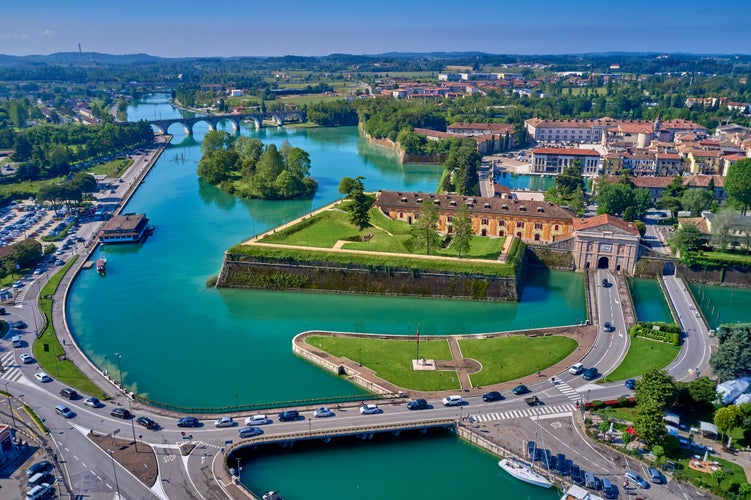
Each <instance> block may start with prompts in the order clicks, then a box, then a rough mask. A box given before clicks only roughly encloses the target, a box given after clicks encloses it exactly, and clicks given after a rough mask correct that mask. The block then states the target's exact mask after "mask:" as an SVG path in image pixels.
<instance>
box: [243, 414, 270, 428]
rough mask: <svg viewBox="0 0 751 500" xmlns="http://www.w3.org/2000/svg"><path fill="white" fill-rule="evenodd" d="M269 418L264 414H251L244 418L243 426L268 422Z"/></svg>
mask: <svg viewBox="0 0 751 500" xmlns="http://www.w3.org/2000/svg"><path fill="white" fill-rule="evenodd" d="M270 423H271V419H270V418H268V417H267V416H266V415H251V416H249V417H248V418H246V419H245V427H253V426H256V425H266V424H270Z"/></svg>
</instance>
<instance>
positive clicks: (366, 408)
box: [360, 405, 381, 415]
mask: <svg viewBox="0 0 751 500" xmlns="http://www.w3.org/2000/svg"><path fill="white" fill-rule="evenodd" d="M375 413H381V409H380V408H378V405H362V406H361V407H360V414H361V415H373V414H375Z"/></svg>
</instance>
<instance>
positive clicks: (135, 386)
mask: <svg viewBox="0 0 751 500" xmlns="http://www.w3.org/2000/svg"><path fill="white" fill-rule="evenodd" d="M152 99H155V98H152ZM133 109H134V110H135V111H138V113H141V114H140V115H139V114H135V115H134V119H137V118H139V117H141V116H143V117H146V118H148V117H151V116H152V115H153V114H154V111H153V109H156V110H157V111H156V112H157V114H158V116H161V117H162V118H169V112H172V113H176V112H175V111H174V109H173V108H172V107H171V106H169V105H168V104H165V103H159V102H156V103H154V104H152V108H149V107H148V106H146V105H145V104H144V103H139V105H138V106H137V107H136V108H133ZM150 109H151V111H150ZM176 116H177V115H176ZM170 131H171V132H173V133H175V134H176V135H175V137H174V139H173V143H175V144H177V145H176V146H171V147H170V148H168V149H167V150H166V151H165V152H164V154H163V155H162V157H161V158H160V159H159V161H158V162H157V164H156V166H155V167H154V168H153V169H152V171H151V172H150V173H149V175H148V176H147V177H146V179H145V183H144V184H143V185H142V186H141V187H140V188H139V190H138V192H137V193H136V194H135V196H134V197H133V198H132V199H131V201H130V203H129V204H128V206H127V207H126V210H127V211H134V212H145V213H146V214H147V215H148V217H149V218H150V220H151V223H152V224H154V225H155V226H156V232H155V233H154V235H153V236H152V237H150V238H149V239H148V240H147V241H146V242H145V243H143V244H139V245H126V246H106V247H100V249H99V250H98V251H97V253H96V254H95V255H94V258H97V257H98V256H99V255H100V254H104V255H106V256H107V259H108V265H107V276H106V277H104V278H102V277H99V276H98V275H97V274H96V273H95V272H87V271H84V272H82V273H81V275H80V276H79V277H78V278H77V279H76V281H75V283H74V285H73V287H72V290H71V293H70V296H69V300H68V307H67V311H66V312H67V315H68V321H69V323H70V325H71V328H72V331H73V334H74V336H75V338H76V341H77V342H78V343H79V345H80V346H81V347H82V349H83V350H84V351H85V352H86V354H87V355H88V356H89V357H90V359H92V360H93V361H94V362H95V363H97V365H98V366H100V367H101V368H103V369H109V370H110V373H112V374H113V375H116V376H117V378H119V367H116V366H115V365H114V361H116V360H117V358H116V356H115V353H119V354H120V355H121V358H120V360H119V361H120V365H121V367H122V372H123V379H124V382H125V384H126V385H127V386H128V387H129V388H130V389H131V390H134V391H136V392H138V393H139V394H141V395H145V396H148V397H149V398H151V399H153V400H156V401H162V402H166V403H169V404H173V405H178V406H186V407H227V406H235V405H236V404H237V403H239V404H240V405H242V404H250V403H263V402H276V401H286V400H297V399H307V398H318V397H327V396H335V395H353V394H358V393H359V390H358V389H357V388H355V387H353V386H352V385H351V384H349V383H348V382H346V381H344V380H342V379H340V378H337V377H334V376H331V375H329V374H328V373H326V372H323V371H322V370H320V369H319V368H317V367H314V366H312V365H311V364H309V363H307V362H304V361H302V360H300V359H298V358H297V357H295V356H294V355H293V354H292V350H291V339H292V338H293V337H294V335H296V334H297V333H299V332H301V331H304V330H308V329H324V330H345V331H358V332H374V333H396V334H411V333H413V332H414V331H415V329H416V327H417V323H420V324H421V327H420V328H421V331H422V332H425V334H426V335H427V334H439V333H446V334H453V333H466V332H485V331H499V330H506V329H516V328H528V327H543V326H554V325H561V324H576V323H579V322H580V321H582V320H583V319H584V293H583V277H582V275H580V274H572V273H562V272H549V273H538V274H535V275H533V276H531V277H530V279H529V283H528V284H527V286H526V287H525V289H524V292H523V294H522V300H521V302H520V303H518V304H517V303H496V302H472V301H452V300H429V299H418V298H399V297H365V296H348V295H334V294H311V293H289V292H269V291H255V290H217V289H214V288H207V287H206V286H205V283H206V280H207V279H208V278H209V277H210V276H212V275H215V274H217V273H218V271H219V269H220V266H221V263H222V257H223V253H224V251H225V250H226V249H228V248H229V247H231V246H232V245H234V244H236V243H238V242H240V241H242V240H243V239H245V238H248V237H250V236H253V235H254V234H256V233H257V232H260V231H263V230H266V229H268V228H270V227H274V226H276V225H279V224H281V223H284V222H285V221H286V220H289V219H291V218H294V217H297V216H299V215H302V214H304V213H307V212H309V211H311V210H313V209H314V208H315V207H317V206H321V205H323V204H325V203H327V202H330V201H332V200H334V199H336V198H338V196H339V195H338V193H337V187H338V184H339V180H340V179H341V177H343V176H357V175H363V176H364V177H365V184H366V187H369V188H371V189H376V188H383V189H409V190H426V191H433V190H434V188H435V185H436V183H437V182H438V179H439V177H440V168H436V167H430V166H428V167H425V166H409V165H406V166H403V165H400V164H399V163H398V162H396V161H395V160H394V159H390V158H389V157H387V156H380V157H379V158H380V160H379V163H378V164H374V163H372V162H371V161H369V159H367V158H370V157H374V156H377V155H378V153H379V150H378V149H377V148H373V147H372V146H369V145H368V144H367V143H366V142H365V141H362V140H360V138H359V136H358V134H357V130H356V128H353V127H349V128H337V129H301V130H294V129H276V128H273V129H262V130H261V131H259V132H255V131H254V130H248V129H244V130H243V134H248V135H256V136H258V137H260V138H261V139H262V140H264V141H266V142H269V141H273V142H275V143H277V144H281V142H282V141H283V140H284V139H285V138H286V139H288V140H289V141H290V142H291V143H292V145H293V146H299V147H302V148H303V149H305V150H307V151H309V152H310V155H311V159H312V164H313V167H312V169H311V172H312V175H313V176H314V177H315V178H316V179H317V180H318V182H319V190H318V193H317V194H316V196H315V198H314V199H312V200H298V201H290V202H271V201H262V200H242V199H238V198H235V197H233V196H230V195H227V194H226V193H223V192H222V191H220V190H218V189H217V188H215V187H213V186H211V185H208V184H205V183H203V182H202V181H201V180H200V179H199V178H198V177H197V175H196V172H195V169H196V163H197V162H198V160H199V158H200V155H201V153H200V146H199V142H197V141H200V139H201V137H202V136H203V134H205V131H206V128H205V127H204V128H203V129H201V128H199V127H196V133H195V135H194V137H187V138H186V137H185V136H184V134H183V132H182V129H181V127H179V126H173V127H171V129H170ZM179 134H183V135H179ZM105 357H106V358H105ZM116 370H117V371H116ZM259 379H260V380H264V381H265V382H266V383H257V382H258V380H259ZM301 381H304V383H301Z"/></svg>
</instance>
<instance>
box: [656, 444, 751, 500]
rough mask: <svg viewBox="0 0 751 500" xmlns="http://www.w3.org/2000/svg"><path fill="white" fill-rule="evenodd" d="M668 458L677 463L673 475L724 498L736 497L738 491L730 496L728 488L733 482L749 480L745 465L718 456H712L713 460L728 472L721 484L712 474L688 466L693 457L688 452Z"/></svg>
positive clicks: (741, 482)
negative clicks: (677, 456) (744, 468)
mask: <svg viewBox="0 0 751 500" xmlns="http://www.w3.org/2000/svg"><path fill="white" fill-rule="evenodd" d="M668 458H669V459H671V460H673V461H674V462H675V464H676V465H675V473H674V474H673V477H675V478H676V479H680V480H683V481H688V482H690V483H692V484H695V485H697V486H700V487H704V488H707V489H709V490H711V491H712V493H714V494H716V495H720V496H722V497H724V498H736V495H737V493H736V494H732V496H728V495H729V492H728V488H729V487H730V485H731V484H733V483H738V484H745V483H747V482H748V480H747V479H746V473H745V471H744V470H743V467H741V466H740V465H738V464H737V463H734V462H730V461H728V460H725V459H723V458H719V457H716V456H712V457H711V460H713V461H716V462H717V463H718V464H719V468H720V469H721V470H723V471H725V472H726V473H727V478H726V479H725V480H724V481H722V482H721V483H720V484H719V486H718V484H717V481H716V480H715V478H713V477H712V475H711V474H707V473H705V472H700V471H698V470H695V469H692V468H691V467H689V466H688V462H689V460H691V458H692V457H691V455H690V454H688V453H687V452H685V451H684V452H681V455H680V457H679V458H677V459H676V458H675V457H668Z"/></svg>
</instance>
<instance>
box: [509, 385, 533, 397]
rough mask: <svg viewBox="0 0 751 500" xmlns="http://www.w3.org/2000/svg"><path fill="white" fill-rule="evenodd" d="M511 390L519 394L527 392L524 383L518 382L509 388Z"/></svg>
mask: <svg viewBox="0 0 751 500" xmlns="http://www.w3.org/2000/svg"><path fill="white" fill-rule="evenodd" d="M511 392H513V393H514V394H515V395H517V396H519V395H520V394H526V393H528V392H529V389H528V388H527V386H526V385H524V384H519V385H517V386H516V387H514V388H513V389H511Z"/></svg>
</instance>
